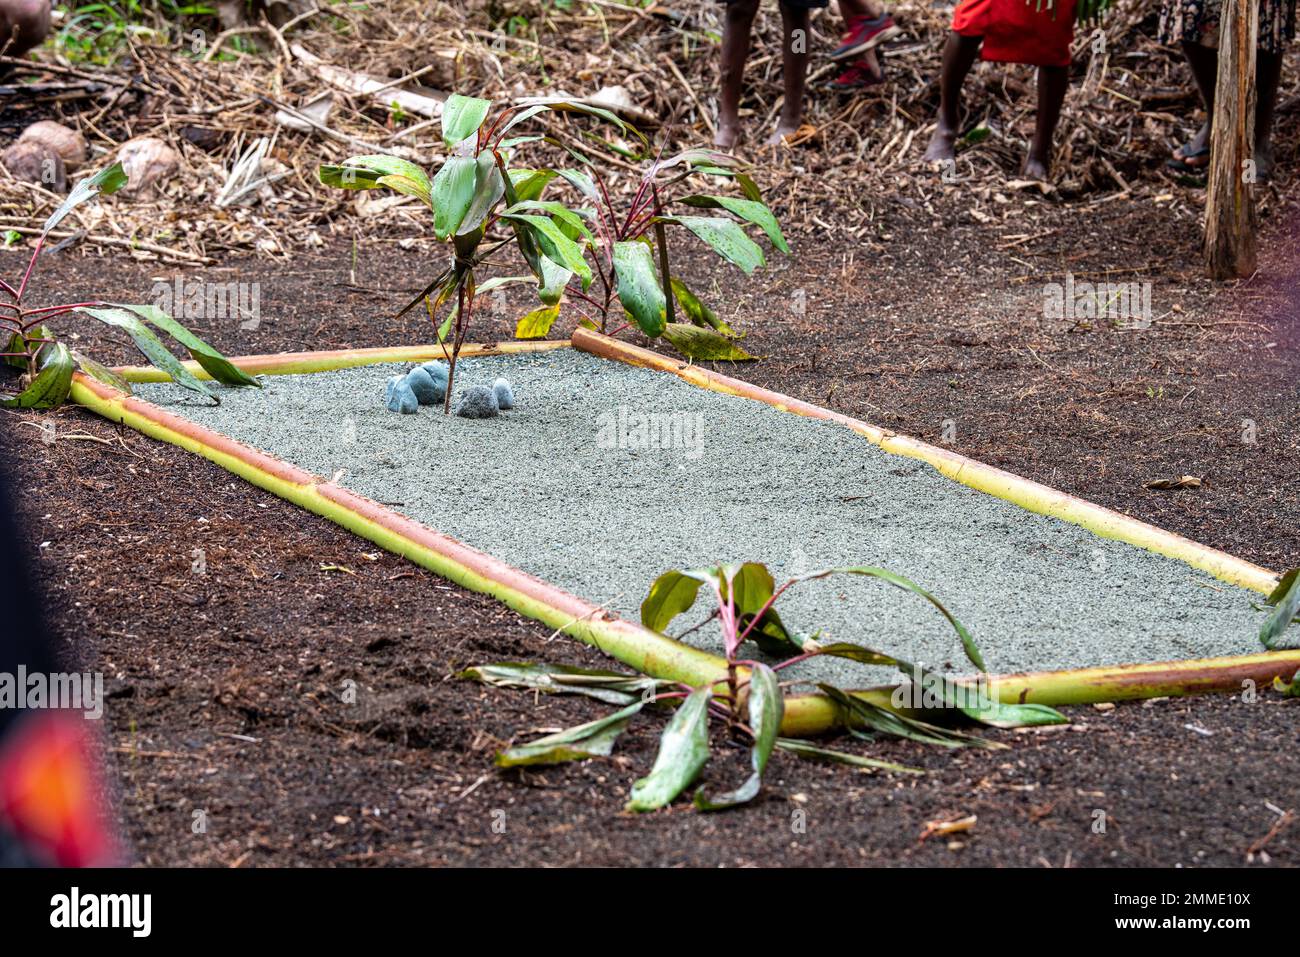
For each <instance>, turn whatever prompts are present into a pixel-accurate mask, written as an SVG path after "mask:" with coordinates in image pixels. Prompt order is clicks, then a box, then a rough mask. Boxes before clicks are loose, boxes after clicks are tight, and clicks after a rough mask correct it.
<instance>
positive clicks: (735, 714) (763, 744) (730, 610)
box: [459, 562, 1066, 811]
mask: <svg viewBox="0 0 1300 957" xmlns="http://www.w3.org/2000/svg"><path fill="white" fill-rule="evenodd" d="M832 575H856V576H865V577H868V578H872V579H876V580H878V581H883V582H886V583H887V584H890V585H893V586H895V587H897V588H900V589H902V590H904V591H907V592H910V593H912V594H914V595H918V596H920V597H921V598H924V599H925V600H926V601H928V602H929V603H930V604H931V605H933V606H934V607H935V608H936V609H937V610H938V611H939V612H940V613H941V614H942V615H943V617H944V618H945V619H947V621H948V623H949V624H950V625H951V626H952V628H953V630H954V631H956V633H957V636H958V638H959V639H960V640H961V644H962V648H963V649H964V650H965V653H966V656H967V657H968V658H969V659H970V661H971V663H972V664H974V665H975V666H976V667H977V668H978V669H980V672H981V673H983V672H984V670H985V669H984V661H983V658H982V656H981V655H980V652H979V648H978V647H977V646H976V644H975V641H974V639H973V638H972V636H971V634H970V632H968V631H967V630H966V628H965V627H964V626H963V625H962V624H961V622H959V621H958V620H957V619H956V618H954V617H953V615H952V614H951V613H950V612H949V611H948V609H947V608H945V607H944V606H943V605H942V604H941V603H940V602H939V600H938V599H936V598H935V597H934V596H933V595H931V594H930V593H929V592H927V591H926V590H925V589H923V588H921V587H920V586H919V585H917V584H916V583H915V582H913V581H911V580H910V579H907V578H904V577H903V576H901V575H896V574H894V573H893V572H891V571H888V570H887V569H884V568H875V567H869V566H861V567H848V568H832V569H826V570H824V571H819V572H813V573H812V574H809V575H800V576H798V577H796V578H791V579H790V580H789V581H787V582H785V583H784V584H783V585H781V586H780V587H779V588H778V587H776V584H775V579H774V578H773V577H772V573H771V572H770V571H768V569H767V567H766V566H765V565H763V564H761V563H759V562H746V563H745V564H739V565H737V564H733V565H722V566H719V567H717V568H703V569H695V570H691V571H669V572H665V573H664V574H663V575H661V576H659V578H658V579H656V580H655V582H654V584H653V585H652V586H651V587H650V592H649V594H648V595H647V596H646V598H645V601H643V602H642V604H641V622H642V624H643V625H645V627H647V628H649V629H651V630H654V631H658V632H661V633H662V632H664V630H665V629H666V628H667V627H668V625H669V624H670V623H671V622H672V621H673V619H675V618H676V617H677V616H678V615H680V614H682V613H683V612H685V611H687V610H688V609H690V608H691V607H692V606H693V605H694V604H695V601H696V599H697V598H698V596H699V592H700V589H701V588H707V589H708V592H709V593H710V595H711V596H712V598H713V602H714V606H715V607H714V609H713V611H712V613H711V614H710V616H709V618H708V619H706V620H705V622H706V623H707V622H708V621H710V620H716V621H717V623H718V627H719V630H720V632H721V638H722V647H723V651H724V653H725V656H726V661H727V678H726V681H725V683H720V684H719V685H705V686H703V687H699V688H691V687H687V686H682V685H678V684H676V683H674V682H671V681H663V680H658V679H655V678H647V677H641V676H636V675H627V674H621V673H619V672H613V671H598V670H590V669H583V668H572V667H563V666H561V667H556V666H547V665H537V664H529V663H519V662H504V663H501V664H495V665H484V666H481V667H476V668H470V669H467V670H466V671H463V672H461V673H460V675H459V677H462V678H468V679H473V680H478V681H482V682H484V683H486V684H491V685H495V686H498V687H510V688H529V689H534V690H540V691H546V692H552V693H562V694H583V695H587V696H589V697H593V698H597V699H598V700H601V701H605V702H608V703H610V704H617V705H621V706H622V707H621V708H620V710H618V711H616V712H614V713H613V714H611V715H608V716H606V717H604V718H600V719H598V720H596V721H591V722H588V723H587V724H583V725H579V726H578V727H576V728H570V729H568V730H567V731H561V732H559V733H556V734H550V735H547V736H546V737H543V738H539V739H538V740H536V741H532V742H529V743H528V744H524V745H519V746H516V747H512V748H509V749H507V750H505V751H502V752H501V753H500V754H498V755H497V759H496V763H497V765H498V766H499V767H506V768H508V767H516V766H521V765H538V764H558V763H561V762H564V761H573V760H581V759H583V758H591V757H602V756H608V755H609V754H610V752H611V751H612V749H613V746H614V742H615V740H616V739H617V738H618V736H619V734H621V733H622V731H623V730H624V729H625V728H626V727H627V726H628V724H629V723H630V722H631V720H632V718H633V717H634V716H635V715H636V714H637V713H638V712H640V711H641V710H642V708H644V707H645V706H646V705H647V704H651V703H654V702H674V703H677V708H676V711H675V712H674V713H673V715H672V717H671V718H670V719H669V721H668V725H667V727H666V728H665V729H664V732H663V737H662V739H661V741H660V745H659V754H658V756H657V757H656V758H655V762H654V766H653V767H652V768H651V770H650V773H649V774H648V775H647V776H646V777H644V778H641V779H640V780H638V781H637V782H636V783H635V784H633V786H632V793H631V800H630V801H629V802H628V805H627V807H628V810H632V811H650V810H654V809H656V808H660V807H664V806H665V805H667V804H669V803H671V802H672V801H673V800H674V799H676V798H677V797H678V795H680V794H681V793H682V792H683V791H685V790H686V789H687V788H688V787H690V785H691V784H692V783H693V782H694V781H695V779H696V778H697V777H698V776H699V773H700V771H701V770H702V769H703V768H704V765H705V764H706V763H707V762H708V759H709V724H710V721H713V722H716V723H717V724H719V725H721V726H722V727H723V729H724V730H725V731H726V732H727V733H728V734H729V735H731V736H733V737H738V738H741V739H743V740H746V741H748V742H750V748H751V750H750V769H751V770H750V774H749V777H748V778H747V779H746V780H745V781H744V782H743V783H742V784H741V785H740V786H739V787H737V788H735V789H734V790H731V791H728V792H725V793H721V794H714V793H710V792H708V791H707V790H706V789H705V788H700V789H698V790H697V791H696V792H695V798H694V801H695V806H696V807H697V808H699V809H700V810H702V811H717V810H723V809H725V808H731V807H736V806H738V805H741V804H745V803H747V802H749V801H751V800H753V799H754V797H756V796H757V795H758V793H759V789H760V788H761V786H762V778H763V771H764V770H765V769H766V767H767V763H768V760H769V758H770V757H771V755H772V751H773V750H774V749H775V748H781V749H782V750H786V751H790V752H791V753H794V754H796V755H798V756H800V757H805V758H812V759H819V760H828V761H837V762H840V763H845V764H852V765H856V766H859V767H869V768H878V769H883V770H889V771H896V772H903V773H923V772H920V771H918V770H917V769H915V768H906V767H902V766H900V765H897V764H890V763H888V762H884V761H878V760H875V759H873V758H869V757H865V756H862V755H855V754H849V753H846V752H842V751H835V750H831V749H828V748H822V747H818V746H815V745H812V744H809V743H807V742H804V741H797V740H793V739H789V738H782V737H780V727H781V720H782V718H783V716H784V711H785V698H784V693H785V689H786V688H788V687H790V686H792V685H797V684H801V683H802V682H799V681H782V680H781V678H780V673H781V672H782V671H783V670H785V669H787V668H789V667H791V666H792V665H795V664H798V663H800V662H804V661H808V660H810V659H812V658H816V657H820V656H831V657H837V658H844V659H847V660H850V661H856V662H858V663H860V664H864V665H885V666H889V667H895V668H898V669H899V670H900V671H902V672H903V673H904V674H906V675H907V676H908V677H909V679H910V684H908V685H904V686H902V687H901V688H900V693H901V694H902V698H901V699H896V700H902V702H903V706H904V707H906V708H907V709H917V710H922V709H924V708H933V709H936V710H942V711H944V712H946V713H948V714H956V715H960V716H962V717H963V718H964V719H968V720H970V721H974V722H976V723H978V724H982V725H988V726H991V727H997V728H1011V727H1020V726H1025V725H1040V724H1061V723H1064V722H1065V721H1066V718H1065V717H1064V716H1063V715H1061V714H1060V713H1058V712H1057V711H1055V710H1053V709H1051V708H1048V707H1045V706H1043V705H1035V704H1003V703H1002V702H1000V701H998V700H997V699H996V698H995V697H993V696H990V695H989V694H988V693H987V689H986V688H985V687H984V686H983V684H982V682H981V681H978V680H977V681H975V682H973V683H972V682H959V681H955V680H953V679H952V678H949V677H948V676H946V675H944V674H941V673H939V672H935V671H931V670H929V669H927V668H924V667H922V666H920V665H918V664H915V663H912V662H909V661H905V660H904V659H902V658H898V657H896V656H894V655H888V654H885V653H884V652H880V651H876V650H874V649H871V648H867V647H864V646H862V645H856V644H851V643H848V642H834V643H829V644H821V643H819V642H817V641H816V639H815V636H814V637H807V636H804V635H801V634H799V633H796V632H794V631H791V630H789V629H788V628H787V627H786V625H785V623H784V622H782V620H781V617H780V615H779V614H778V612H777V610H776V603H777V601H778V600H779V599H780V598H781V596H782V595H784V594H785V593H786V591H788V590H789V589H790V588H792V587H794V586H795V585H797V584H800V583H802V582H808V581H812V580H815V579H822V578H828V577H830V576H832ZM696 627H697V628H698V627H699V626H696ZM692 630H694V629H692ZM749 642H752V643H753V644H754V645H755V646H757V647H758V649H759V650H760V651H762V652H763V653H764V654H765V655H766V656H767V658H768V659H769V660H772V659H775V663H773V664H767V663H764V662H762V661H757V660H754V659H749V658H742V657H741V649H742V648H743V647H744V646H745V645H746V643H749ZM817 688H818V689H819V690H820V692H821V693H822V694H823V695H825V696H826V697H828V698H830V700H831V701H832V702H833V703H834V705H835V706H836V708H837V709H838V710H839V711H840V714H841V718H842V719H843V720H842V723H843V724H844V726H845V727H847V728H848V729H849V732H850V734H852V735H854V736H855V737H859V738H864V739H867V740H870V739H873V738H874V737H876V736H877V735H889V736H897V737H902V738H907V739H909V740H912V741H918V742H921V743H925V744H932V745H939V746H942V747H968V746H977V747H1001V745H998V744H996V743H994V742H991V741H988V740H985V739H983V738H979V737H976V736H974V735H972V734H970V733H968V732H966V731H962V730H960V729H958V728H953V727H946V726H940V725H937V724H933V723H930V722H927V721H922V720H919V719H917V718H914V717H909V716H908V715H906V714H902V713H900V712H898V711H895V710H891V709H888V708H883V707H880V706H879V705H876V704H873V703H871V702H869V701H866V700H863V699H861V698H858V697H855V696H854V695H852V694H850V693H849V692H848V691H846V690H845V689H843V688H840V687H837V686H835V685H832V684H829V683H825V682H822V683H818V684H817ZM909 691H910V692H912V694H911V695H910V697H909V695H908V692H909Z"/></svg>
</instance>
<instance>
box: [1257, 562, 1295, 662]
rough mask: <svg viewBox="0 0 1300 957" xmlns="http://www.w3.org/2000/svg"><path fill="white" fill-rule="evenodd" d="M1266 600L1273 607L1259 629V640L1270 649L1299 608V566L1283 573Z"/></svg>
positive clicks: (1274, 645)
mask: <svg viewBox="0 0 1300 957" xmlns="http://www.w3.org/2000/svg"><path fill="white" fill-rule="evenodd" d="M1266 601H1267V602H1268V604H1270V605H1273V606H1274V608H1273V613H1272V614H1271V615H1269V616H1268V619H1267V620H1266V621H1265V622H1264V624H1263V626H1262V627H1261V628H1260V629H1259V640H1260V643H1261V644H1263V646H1264V647H1265V648H1270V649H1271V648H1274V647H1276V645H1277V640H1278V638H1280V637H1281V635H1282V632H1284V631H1286V629H1287V626H1288V625H1290V624H1291V619H1293V618H1295V616H1296V612H1297V610H1300V568H1293V569H1291V570H1290V571H1289V572H1287V573H1286V574H1285V575H1283V576H1282V577H1281V579H1279V580H1278V583H1277V587H1276V588H1274V589H1273V592H1272V594H1270V595H1269V596H1268V598H1267V599H1266Z"/></svg>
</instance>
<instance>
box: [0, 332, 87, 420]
mask: <svg viewBox="0 0 1300 957" xmlns="http://www.w3.org/2000/svg"><path fill="white" fill-rule="evenodd" d="M39 362H40V365H39V367H38V369H37V372H36V377H35V378H34V379H32V382H31V385H29V386H28V387H27V388H26V389H24V390H23V391H22V392H20V393H18V394H17V395H15V396H6V397H4V398H0V407H3V408H6V409H52V408H54V407H55V406H57V405H61V404H62V403H63V401H64V400H65V399H67V397H68V390H69V389H70V388H71V387H72V368H73V363H72V353H70V352H69V351H68V347H67V346H65V345H64V344H63V343H61V342H55V343H52V344H51V343H46V344H45V345H43V346H42V347H41V352H40V360H39Z"/></svg>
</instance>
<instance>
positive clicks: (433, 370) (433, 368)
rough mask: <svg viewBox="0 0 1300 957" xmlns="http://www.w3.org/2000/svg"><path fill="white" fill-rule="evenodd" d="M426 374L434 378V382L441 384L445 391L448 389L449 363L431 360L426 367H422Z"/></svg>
mask: <svg viewBox="0 0 1300 957" xmlns="http://www.w3.org/2000/svg"><path fill="white" fill-rule="evenodd" d="M420 368H421V369H423V370H424V371H425V372H427V373H429V375H430V376H431V377H432V378H433V381H434V382H441V383H442V387H443V388H444V389H446V388H447V377H448V374H447V363H445V362H439V361H438V360H437V359H431V360H429V361H428V362H426V363H425V364H424V365H422V366H420Z"/></svg>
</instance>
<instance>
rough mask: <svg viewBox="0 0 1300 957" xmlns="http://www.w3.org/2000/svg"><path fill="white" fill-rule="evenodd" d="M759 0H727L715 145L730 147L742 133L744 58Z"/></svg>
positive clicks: (745, 57) (747, 51)
mask: <svg viewBox="0 0 1300 957" xmlns="http://www.w3.org/2000/svg"><path fill="white" fill-rule="evenodd" d="M758 2H759V0H726V3H727V12H726V14H725V16H724V18H723V20H724V22H723V27H722V96H721V99H720V101H719V104H718V131H717V133H716V134H715V135H714V137H713V143H714V145H715V146H719V147H721V148H722V149H726V150H729V149H731V148H732V147H733V146H735V145H736V139H737V137H738V136H739V135H740V94H741V91H742V90H743V88H744V85H745V60H746V59H747V58H748V57H749V38H750V33H751V31H752V30H753V27H754V17H755V15H756V14H757V13H758Z"/></svg>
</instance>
